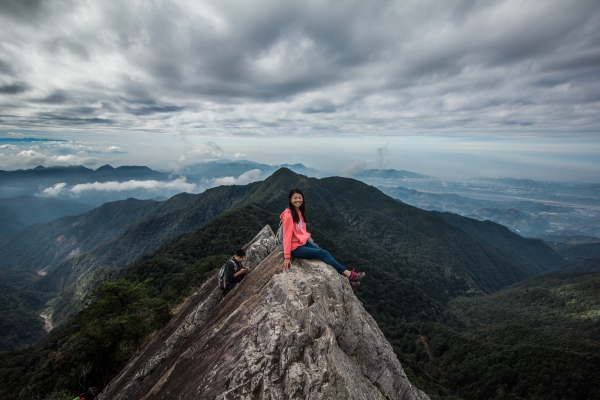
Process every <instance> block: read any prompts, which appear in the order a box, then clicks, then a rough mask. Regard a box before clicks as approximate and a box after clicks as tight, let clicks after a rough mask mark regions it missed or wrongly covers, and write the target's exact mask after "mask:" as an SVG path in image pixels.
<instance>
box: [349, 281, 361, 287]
mask: <svg viewBox="0 0 600 400" xmlns="http://www.w3.org/2000/svg"><path fill="white" fill-rule="evenodd" d="M350 286H352V287H353V288H354V287H357V286H360V282H350Z"/></svg>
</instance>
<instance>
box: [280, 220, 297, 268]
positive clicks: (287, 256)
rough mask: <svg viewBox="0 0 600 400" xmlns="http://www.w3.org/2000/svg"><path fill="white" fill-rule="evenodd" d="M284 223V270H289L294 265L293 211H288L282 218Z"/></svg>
mask: <svg viewBox="0 0 600 400" xmlns="http://www.w3.org/2000/svg"><path fill="white" fill-rule="evenodd" d="M281 224H282V225H283V265H282V268H283V270H284V271H285V270H287V269H288V268H289V267H290V266H291V265H292V260H291V257H292V235H293V234H294V220H293V218H292V213H291V212H286V213H284V214H283V217H282V218H281Z"/></svg>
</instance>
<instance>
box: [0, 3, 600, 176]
mask: <svg viewBox="0 0 600 400" xmlns="http://www.w3.org/2000/svg"><path fill="white" fill-rule="evenodd" d="M1 7H2V9H3V12H2V13H1V14H0V24H1V25H2V27H3V28H2V30H0V43H2V45H0V129H4V130H19V129H34V130H38V131H40V130H41V131H43V130H56V129H61V130H63V131H81V130H85V131H92V132H93V131H102V130H111V131H119V130H128V131H137V132H144V131H153V132H169V133H181V134H203V135H212V136H219V135H240V136H244V137H247V136H265V135H289V134H292V135H300V134H302V135H332V136H344V135H379V136H385V135H414V134H423V133H426V134H429V135H431V134H441V135H504V134H510V135H512V134H517V135H520V134H526V135H536V136H547V135H552V136H569V135H574V136H580V137H581V136H587V137H590V136H597V134H598V132H599V118H600V107H599V104H600V103H599V101H600V95H599V93H600V83H599V72H600V30H599V29H598V28H597V27H598V26H600V3H598V2H595V1H584V0H581V1H576V0H571V1H563V0H547V1H520V0H519V1H516V0H506V1H472V0H462V1H461V0H454V1H443V2H440V1H433V0H432V1H421V0H419V1H416V0H415V1H389V2H385V1H384V2H371V1H367V2H365V1H344V2H333V1H331V2H326V1H323V2H290V1H274V0H271V1H266V0H264V1H253V2H240V1H226V0H225V1H221V0H220V1H203V2H200V1H194V0H189V1H184V0H181V1H164V2H146V1H141V0H140V1H127V2H121V1H101V2H100V1H99V2H70V1H56V0H54V1H53V0H49V1H43V2H42V1H27V2H22V1H18V0H4V1H2V2H1ZM213 143H214V142H213ZM214 144H215V145H216V143H214ZM216 146H217V147H218V145H216ZM3 150H4V149H2V150H0V151H3ZM204 151H208V152H211V151H212V152H214V153H218V149H217V148H216V147H211V145H207V146H206V149H205V150H204ZM35 156H36V154H33V153H32V154H23V157H29V159H30V160H31V161H32V162H33V160H34V157H35ZM80 158H81V157H80ZM91 161H93V160H84V159H81V160H74V162H77V163H79V164H82V165H86V163H90V162H91ZM57 162H61V160H57ZM65 162H66V161H65Z"/></svg>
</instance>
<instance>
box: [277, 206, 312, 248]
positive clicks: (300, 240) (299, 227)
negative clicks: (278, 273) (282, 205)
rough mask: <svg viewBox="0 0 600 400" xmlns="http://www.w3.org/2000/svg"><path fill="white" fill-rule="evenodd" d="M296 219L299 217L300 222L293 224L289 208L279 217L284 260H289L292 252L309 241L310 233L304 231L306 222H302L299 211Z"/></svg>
mask: <svg viewBox="0 0 600 400" xmlns="http://www.w3.org/2000/svg"><path fill="white" fill-rule="evenodd" d="M298 217H300V222H298V223H297V224H295V223H294V220H293V218H292V212H291V211H290V209H289V208H286V209H285V210H284V211H283V212H282V213H281V215H280V216H279V218H281V222H282V224H283V257H284V258H290V257H291V256H292V251H294V250H295V249H296V248H298V247H300V246H304V245H305V244H306V242H308V239H310V233H308V232H307V231H306V222H304V218H302V213H301V212H300V210H298Z"/></svg>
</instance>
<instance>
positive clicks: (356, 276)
mask: <svg viewBox="0 0 600 400" xmlns="http://www.w3.org/2000/svg"><path fill="white" fill-rule="evenodd" d="M365 276H367V274H365V273H364V272H356V271H355V270H354V269H353V270H352V271H350V275H349V276H348V280H349V281H350V284H352V283H359V284H360V282H359V281H360V280H361V279H362V278H364V277H365ZM353 286H354V285H353Z"/></svg>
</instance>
